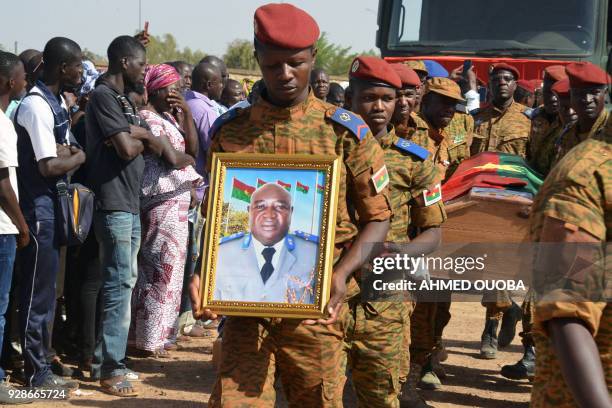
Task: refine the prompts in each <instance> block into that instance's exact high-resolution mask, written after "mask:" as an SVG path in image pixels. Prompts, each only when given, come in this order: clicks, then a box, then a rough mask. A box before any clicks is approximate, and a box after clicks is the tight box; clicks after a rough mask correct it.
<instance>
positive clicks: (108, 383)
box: [100, 376, 138, 397]
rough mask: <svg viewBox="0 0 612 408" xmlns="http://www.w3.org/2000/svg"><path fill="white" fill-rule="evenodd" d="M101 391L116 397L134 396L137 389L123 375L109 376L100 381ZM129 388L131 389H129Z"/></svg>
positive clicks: (136, 393)
mask: <svg viewBox="0 0 612 408" xmlns="http://www.w3.org/2000/svg"><path fill="white" fill-rule="evenodd" d="M100 385H101V386H102V391H104V392H105V393H107V394H110V395H114V396H116V397H136V396H138V391H136V388H134V385H133V384H132V383H131V382H129V381H128V380H127V379H126V378H125V377H124V376H119V377H113V378H109V379H108V380H102V381H100ZM130 390H131V391H130Z"/></svg>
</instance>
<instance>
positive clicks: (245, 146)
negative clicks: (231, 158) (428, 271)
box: [207, 91, 391, 256]
mask: <svg viewBox="0 0 612 408" xmlns="http://www.w3.org/2000/svg"><path fill="white" fill-rule="evenodd" d="M338 109H341V108H338V107H336V106H334V105H332V104H329V103H326V102H323V101H321V100H319V99H317V98H316V97H315V96H314V94H313V93H312V91H311V92H310V93H309V95H308V98H307V99H306V100H305V101H304V102H302V103H301V104H299V105H297V106H292V107H288V108H281V107H276V106H273V105H271V104H270V103H268V102H267V101H266V100H265V99H264V98H259V99H258V100H257V102H256V103H255V104H254V105H252V106H250V107H248V108H246V109H235V110H231V111H229V112H228V113H227V114H226V115H228V116H225V115H223V116H221V117H220V118H219V119H218V122H215V124H214V125H213V127H212V128H211V134H212V142H211V148H210V150H209V158H208V161H207V162H208V166H210V163H211V162H212V161H211V157H210V156H211V155H212V153H215V152H228V153H285V154H300V153H301V154H335V155H339V156H340V155H341V156H342V157H343V163H344V165H343V166H342V168H341V171H340V187H339V195H338V202H339V207H338V210H337V217H336V253H335V255H336V256H338V255H339V254H340V252H341V248H342V247H343V244H344V243H347V242H349V241H350V240H352V239H353V238H354V237H355V235H357V231H358V230H357V225H356V223H355V221H354V219H353V217H351V216H350V215H349V209H350V210H351V214H352V210H353V209H354V211H355V212H356V213H357V216H358V218H359V220H360V221H361V222H368V221H382V220H387V219H389V218H390V217H391V207H390V199H389V191H388V188H387V187H385V188H383V189H382V190H381V191H380V192H377V191H376V188H375V186H374V182H373V180H372V176H373V175H374V174H375V173H376V172H377V171H379V170H380V169H382V168H383V167H384V166H385V162H384V157H383V151H382V149H381V148H380V146H379V144H378V143H377V142H376V140H375V139H374V136H372V133H371V132H370V130H369V129H368V127H367V126H366V125H365V123H364V122H363V121H362V120H361V119H360V118H359V117H357V116H356V115H354V114H353V113H350V112H348V111H344V110H341V111H340V112H343V114H342V115H340V118H341V120H340V122H343V121H344V123H346V125H342V124H340V123H339V122H338V121H335V120H333V119H332V116H333V115H334V113H336V110H338ZM353 120H355V121H357V122H359V123H362V124H363V125H362V126H359V130H358V135H356V134H355V133H354V132H352V131H351V130H349V128H348V127H347V125H348V124H349V123H351V121H353ZM209 170H210V169H209Z"/></svg>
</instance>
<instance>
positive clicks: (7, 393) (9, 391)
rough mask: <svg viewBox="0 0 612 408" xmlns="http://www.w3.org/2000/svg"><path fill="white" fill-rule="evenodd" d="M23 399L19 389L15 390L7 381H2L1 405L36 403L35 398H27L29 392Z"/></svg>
mask: <svg viewBox="0 0 612 408" xmlns="http://www.w3.org/2000/svg"><path fill="white" fill-rule="evenodd" d="M18 396H19V397H21V393H20V392H19V388H15V387H13V386H12V385H10V384H9V383H8V381H7V380H2V381H0V405H21V404H31V403H32V402H34V399H33V398H27V392H25V395H23V398H17V397H18Z"/></svg>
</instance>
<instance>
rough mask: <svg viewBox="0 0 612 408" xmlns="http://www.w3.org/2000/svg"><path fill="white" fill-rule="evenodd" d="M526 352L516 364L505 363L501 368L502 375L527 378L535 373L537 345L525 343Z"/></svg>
mask: <svg viewBox="0 0 612 408" xmlns="http://www.w3.org/2000/svg"><path fill="white" fill-rule="evenodd" d="M523 348H524V349H525V352H524V353H523V358H521V359H520V360H519V361H518V362H517V363H516V364H513V365H505V366H503V367H502V369H501V375H503V376H504V377H506V378H510V379H512V380H525V379H530V378H533V376H534V375H535V358H536V356H535V347H533V346H525V345H523Z"/></svg>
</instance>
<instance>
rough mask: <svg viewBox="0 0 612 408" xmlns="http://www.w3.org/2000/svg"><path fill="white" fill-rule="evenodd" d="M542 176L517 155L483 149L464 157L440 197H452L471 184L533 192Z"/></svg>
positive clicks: (461, 192)
mask: <svg viewBox="0 0 612 408" xmlns="http://www.w3.org/2000/svg"><path fill="white" fill-rule="evenodd" d="M541 185H542V176H541V175H540V174H539V173H537V172H536V171H535V170H533V169H532V168H531V167H529V165H528V164H527V163H526V162H525V159H523V158H522V157H520V156H517V155H514V154H509V153H498V152H483V153H480V154H477V155H476V156H474V157H471V158H469V159H467V160H464V161H463V162H462V163H461V164H460V165H459V167H457V170H456V171H455V173H453V175H452V177H451V178H450V179H449V180H448V181H446V183H444V185H443V186H442V196H443V197H444V201H448V200H452V199H454V198H457V197H459V196H461V195H463V194H465V193H467V192H468V191H469V190H470V189H471V188H472V187H489V188H499V189H507V190H514V191H520V192H526V193H530V194H533V195H534V196H535V195H536V194H537V192H538V189H539V188H540V186H541Z"/></svg>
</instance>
